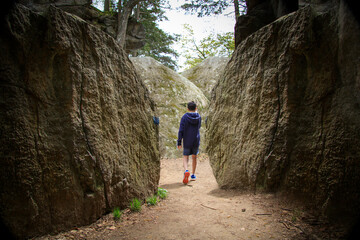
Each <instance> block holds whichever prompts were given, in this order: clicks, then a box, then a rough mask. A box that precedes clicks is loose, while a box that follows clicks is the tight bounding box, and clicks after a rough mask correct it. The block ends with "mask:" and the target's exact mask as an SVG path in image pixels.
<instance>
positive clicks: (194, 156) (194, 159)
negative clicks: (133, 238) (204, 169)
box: [192, 155, 197, 174]
mask: <svg viewBox="0 0 360 240" xmlns="http://www.w3.org/2000/svg"><path fill="white" fill-rule="evenodd" d="M196 164H197V155H192V174H195V170H196Z"/></svg>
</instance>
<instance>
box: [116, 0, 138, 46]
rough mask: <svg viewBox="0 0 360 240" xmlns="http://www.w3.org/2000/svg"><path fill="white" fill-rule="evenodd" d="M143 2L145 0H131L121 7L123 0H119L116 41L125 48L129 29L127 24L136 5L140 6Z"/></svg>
mask: <svg viewBox="0 0 360 240" xmlns="http://www.w3.org/2000/svg"><path fill="white" fill-rule="evenodd" d="M141 1H144V0H129V1H126V2H125V1H124V4H123V6H121V0H119V3H118V9H119V14H118V16H119V17H118V31H117V36H116V41H117V42H118V43H119V45H120V46H121V47H123V48H125V39H126V29H127V23H128V20H129V17H130V15H131V12H132V10H133V8H134V7H135V6H136V4H138V3H139V2H141Z"/></svg>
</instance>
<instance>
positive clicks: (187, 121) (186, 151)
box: [177, 102, 201, 184]
mask: <svg viewBox="0 0 360 240" xmlns="http://www.w3.org/2000/svg"><path fill="white" fill-rule="evenodd" d="M187 108H188V112H187V113H185V114H184V115H183V116H182V118H181V121H180V128H179V133H178V140H177V147H178V149H181V148H182V146H183V155H184V158H183V165H184V171H185V172H184V179H183V183H184V184H187V183H188V182H189V176H190V172H189V170H188V163H189V156H190V155H191V156H192V175H191V180H192V181H195V180H196V176H195V170H196V163H197V162H196V161H197V155H198V153H199V146H200V131H199V129H200V127H201V116H200V114H199V113H197V107H196V104H195V103H194V102H189V103H188V105H187ZM181 140H183V145H182V144H181Z"/></svg>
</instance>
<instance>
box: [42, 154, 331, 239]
mask: <svg viewBox="0 0 360 240" xmlns="http://www.w3.org/2000/svg"><path fill="white" fill-rule="evenodd" d="M197 177H198V179H197V181H194V182H190V183H189V184H188V185H183V184H182V160H181V159H163V160H162V163H161V179H160V187H161V188H164V189H167V190H168V191H169V195H168V198H167V199H166V200H163V201H161V202H160V203H159V204H158V205H157V206H153V207H147V206H143V209H142V211H141V212H140V213H131V212H129V210H127V211H125V213H124V215H123V219H122V221H114V220H113V218H112V215H111V214H109V215H107V216H104V217H103V218H101V219H100V220H99V221H97V222H96V223H94V224H92V225H90V226H86V227H81V228H78V229H76V230H72V231H69V232H65V233H61V234H59V235H57V236H52V237H49V236H47V237H42V238H39V239H109V240H112V239H113V240H115V239H139V240H142V239H167V240H169V239H174V240H175V239H194V240H195V239H325V238H323V237H324V236H322V237H321V238H319V237H316V235H315V234H313V232H314V228H313V227H312V225H316V226H317V228H319V226H318V224H316V223H315V224H314V223H313V224H308V223H305V221H304V220H306V221H308V222H311V219H312V218H311V217H310V216H307V215H306V214H305V213H304V211H302V210H301V209H298V208H296V207H294V206H290V204H289V203H284V202H283V201H281V200H280V199H279V198H277V197H276V196H274V195H272V194H256V195H254V194H244V193H240V192H237V191H229V190H227V191H226V190H221V189H219V188H218V186H217V183H216V181H215V178H214V176H213V173H212V170H211V168H210V165H209V161H208V159H207V158H205V157H203V158H201V157H200V161H199V163H198V169H197ZM324 231H326V229H322V231H321V232H324ZM328 237H330V238H329V239H336V238H331V236H327V237H326V239H328Z"/></svg>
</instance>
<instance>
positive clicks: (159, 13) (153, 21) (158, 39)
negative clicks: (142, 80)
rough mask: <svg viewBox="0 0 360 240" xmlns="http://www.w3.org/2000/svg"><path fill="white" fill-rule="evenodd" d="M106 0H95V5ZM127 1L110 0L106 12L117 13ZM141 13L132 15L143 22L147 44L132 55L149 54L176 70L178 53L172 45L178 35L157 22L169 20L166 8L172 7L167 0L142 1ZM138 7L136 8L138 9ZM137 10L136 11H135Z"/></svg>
mask: <svg viewBox="0 0 360 240" xmlns="http://www.w3.org/2000/svg"><path fill="white" fill-rule="evenodd" d="M104 1H105V0H94V1H93V5H97V4H100V5H104ZM126 2H127V1H122V2H121V4H120V5H119V4H118V0H110V2H109V3H110V8H109V12H104V14H107V15H108V14H110V15H115V14H116V13H117V12H118V11H119V9H118V7H120V10H121V8H122V6H124V4H126ZM137 7H139V11H138V12H139V15H138V16H136V14H134V15H133V16H132V17H133V18H135V19H136V20H137V21H139V22H140V23H142V24H143V26H144V28H145V32H146V37H145V39H146V42H145V46H144V47H143V48H141V49H139V50H137V51H136V52H132V53H131V55H132V56H134V57H135V56H149V57H152V58H154V59H156V60H157V61H159V62H161V63H162V64H164V65H165V66H167V67H169V68H171V69H173V70H175V69H176V68H177V63H176V59H177V58H178V56H179V55H178V53H177V52H176V51H175V50H174V49H173V48H171V47H170V46H171V45H172V44H173V43H174V42H175V41H177V40H178V38H179V37H178V36H177V35H171V34H169V33H166V32H164V31H163V30H162V29H160V28H159V26H158V24H157V22H159V21H164V20H167V18H166V16H165V11H164V9H166V8H170V6H169V5H168V1H167V0H147V1H140V2H139V3H138V5H137ZM137 7H135V8H134V10H135V9H136V10H137ZM135 12H137V11H134V13H135Z"/></svg>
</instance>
